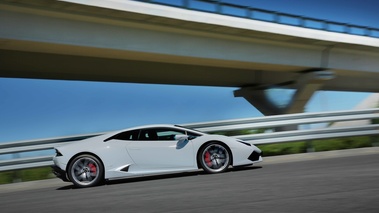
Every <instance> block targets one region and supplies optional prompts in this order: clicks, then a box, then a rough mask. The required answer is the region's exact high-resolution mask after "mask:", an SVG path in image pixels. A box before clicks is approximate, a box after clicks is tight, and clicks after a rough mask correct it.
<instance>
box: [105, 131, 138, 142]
mask: <svg viewBox="0 0 379 213" xmlns="http://www.w3.org/2000/svg"><path fill="white" fill-rule="evenodd" d="M138 134H139V130H138V129H137V130H131V131H125V132H121V133H118V134H116V135H113V136H112V137H110V138H107V139H105V140H104V142H106V141H109V140H112V139H116V140H124V141H135V140H138Z"/></svg>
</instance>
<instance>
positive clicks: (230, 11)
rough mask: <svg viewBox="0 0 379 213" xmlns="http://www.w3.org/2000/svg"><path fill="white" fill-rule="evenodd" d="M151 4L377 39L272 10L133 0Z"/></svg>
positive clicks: (213, 1) (215, 1)
mask: <svg viewBox="0 0 379 213" xmlns="http://www.w3.org/2000/svg"><path fill="white" fill-rule="evenodd" d="M134 1H140V2H147V3H153V4H160V5H165V6H171V7H178V8H184V9H189V10H196V11H202V12H208V13H216V14H221V15H227V16H234V17H240V18H247V19H253V20H259V21H266V22H272V23H278V24H285V25H291V26H297V27H304V28H311V29H317V30H324V31H329V32H336V33H346V34H351V35H359V36H368V37H374V38H379V29H378V28H373V27H368V26H359V25H354V24H349V23H342V22H335V21H328V20H324V19H316V18H311V17H306V16H298V15H293V14H288V13H281V12H277V11H272V10H264V9H258V8H253V7H250V6H244V5H238V4H233V3H229V2H223V1H221V0H175V1H173V0H134Z"/></svg>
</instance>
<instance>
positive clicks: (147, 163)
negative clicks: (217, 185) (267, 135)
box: [53, 125, 262, 187]
mask: <svg viewBox="0 0 379 213" xmlns="http://www.w3.org/2000/svg"><path fill="white" fill-rule="evenodd" d="M55 150H56V155H55V156H54V164H55V165H54V166H53V170H54V173H55V175H56V176H57V177H59V178H61V179H62V180H64V181H71V182H72V183H73V184H74V185H75V186H77V187H89V186H94V185H98V184H100V183H102V182H103V181H104V180H109V179H118V178H126V177H136V176H145V175H153V174H162V173H172V172H184V171H191V170H197V169H199V168H201V169H203V170H204V171H205V172H207V173H219V172H223V171H225V170H226V169H228V167H229V166H230V165H232V166H245V165H252V164H253V163H257V162H260V161H262V152H261V150H260V149H259V148H257V147H256V146H254V145H253V144H250V143H247V142H244V141H241V140H238V139H235V138H231V137H226V136H221V135H209V134H205V133H202V132H199V131H195V130H191V129H187V128H184V127H180V126H174V125H150V126H141V127H136V128H130V129H125V130H122V131H117V132H112V133H107V134H103V135H100V136H96V137H92V138H88V139H84V140H81V141H77V142H73V143H70V144H68V145H64V146H61V147H57V148H56V149H55Z"/></svg>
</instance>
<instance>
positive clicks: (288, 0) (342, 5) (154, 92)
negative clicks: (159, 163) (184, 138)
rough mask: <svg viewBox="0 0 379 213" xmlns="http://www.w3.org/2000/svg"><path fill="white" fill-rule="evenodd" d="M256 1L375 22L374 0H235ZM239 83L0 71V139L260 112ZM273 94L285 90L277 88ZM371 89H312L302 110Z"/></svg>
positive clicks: (346, 105)
mask: <svg viewBox="0 0 379 213" xmlns="http://www.w3.org/2000/svg"><path fill="white" fill-rule="evenodd" d="M229 2H235V3H241V4H247V5H250V6H253V7H256V8H261V9H267V10H276V11H280V12H284V13H292V14H296V15H304V16H309V17H314V18H320V19H327V20H332V21H338V22H346V23H351V24H357V25H367V26H370V27H376V28H379V13H378V12H377V8H379V1H377V0H250V1H248V0H233V1H231V0H230V1H229ZM235 89H237V88H219V87H198V86H173V85H148V84H129V83H106V82H82V81H56V80H32V79H10V78H0V97H1V101H0V142H11V141H19V140H27V139H36V138H48V137H57V136H65V135H75V134H85V133H93V132H102V131H111V130H117V129H123V128H127V127H130V126H135V125H143V124H152V123H179V124H180V123H190V122H201V121H212V120H222V119H233V118H245V117H258V116H262V114H261V113H259V112H258V111H257V110H256V109H255V108H254V107H253V106H251V105H250V104H249V103H248V102H247V101H245V100H244V99H243V98H234V97H233V90H235ZM272 94H273V95H274V97H276V98H278V97H284V96H283V94H287V95H289V92H288V91H283V90H279V91H275V92H273V93H272ZM368 95H369V93H347V92H324V91H321V92H317V93H316V94H315V95H314V96H313V97H312V99H311V101H310V102H309V104H308V105H307V107H306V111H309V112H315V111H330V110H344V109H346V110H347V109H351V108H353V107H354V106H355V105H357V104H358V103H359V102H361V101H362V100H364V99H365V98H366V97H367V96H368Z"/></svg>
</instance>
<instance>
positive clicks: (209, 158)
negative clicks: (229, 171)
mask: <svg viewBox="0 0 379 213" xmlns="http://www.w3.org/2000/svg"><path fill="white" fill-rule="evenodd" d="M204 160H205V163H206V164H207V165H208V166H209V167H211V166H212V161H211V154H210V153H209V152H206V153H205V155H204Z"/></svg>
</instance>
